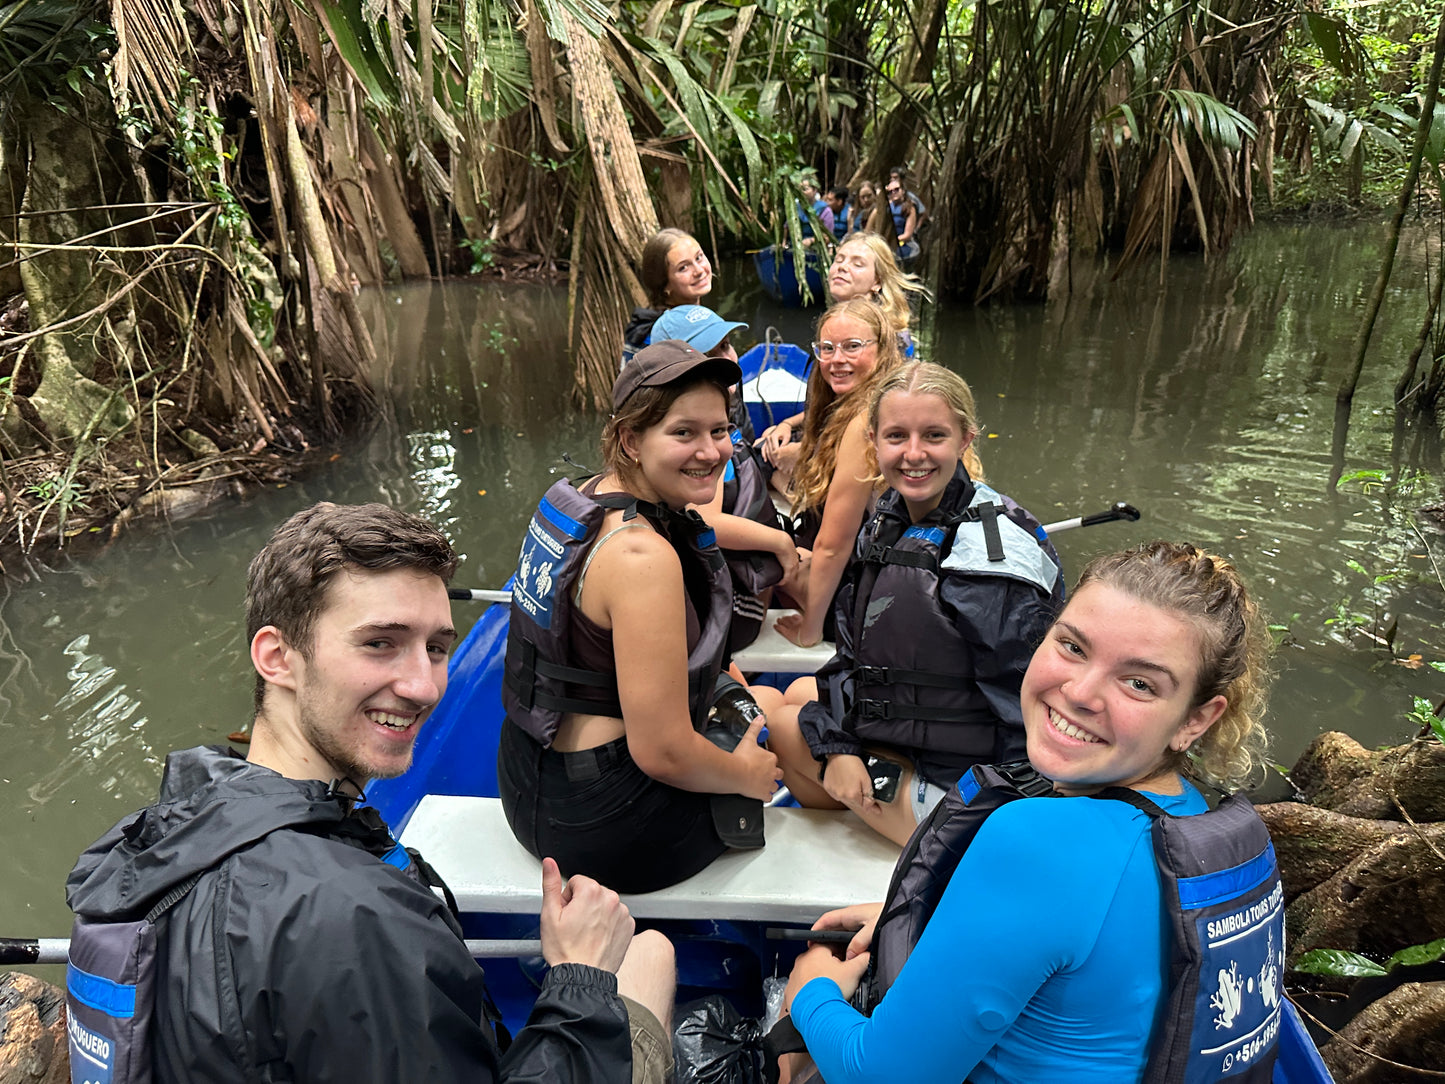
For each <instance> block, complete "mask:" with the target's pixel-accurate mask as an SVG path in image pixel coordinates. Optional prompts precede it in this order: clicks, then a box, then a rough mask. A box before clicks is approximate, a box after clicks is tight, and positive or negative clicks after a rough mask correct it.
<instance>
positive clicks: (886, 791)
mask: <svg viewBox="0 0 1445 1084" xmlns="http://www.w3.org/2000/svg"><path fill="white" fill-rule="evenodd" d="M863 764H864V765H865V766H866V767H867V769H868V774H869V775H870V776H871V777H872V779H873V797H874V798H875V799H877V800H878V801H880V802H891V801H893V799H894V798H896V797H897V796H898V781H899V780H900V779H902V778H903V765H902V764H899V763H898V761H896V760H886V759H884V758H883V757H879V756H874V755H873V754H872V753H869V754H868V755H867V756H866V757H864V758H863Z"/></svg>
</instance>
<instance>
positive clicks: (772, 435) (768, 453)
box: [753, 422, 793, 467]
mask: <svg viewBox="0 0 1445 1084" xmlns="http://www.w3.org/2000/svg"><path fill="white" fill-rule="evenodd" d="M792 441H793V426H792V424H791V423H790V422H779V423H778V424H777V425H770V426H768V427H767V428H766V429H764V430H763V435H762V436H760V437H759V438H758V439H757V440H755V441H754V442H753V447H754V448H757V449H758V450H759V451H761V452H762V453H763V458H764V459H765V460H767V461H768V463H769V464H771V465H772V466H774V467H776V466H777V465H778V463H777V454H778V450H779V449H780V448H782V447H783V446H784V445H786V444H791V443H792Z"/></svg>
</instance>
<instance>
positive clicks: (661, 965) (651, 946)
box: [617, 930, 677, 1034]
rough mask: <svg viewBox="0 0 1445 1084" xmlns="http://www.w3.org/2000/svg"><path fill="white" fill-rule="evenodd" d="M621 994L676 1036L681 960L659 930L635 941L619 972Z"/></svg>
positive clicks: (618, 985) (637, 936) (638, 937)
mask: <svg viewBox="0 0 1445 1084" xmlns="http://www.w3.org/2000/svg"><path fill="white" fill-rule="evenodd" d="M617 992H618V993H620V994H624V995H626V996H627V997H630V998H631V999H632V1000H633V1001H636V1002H637V1003H638V1004H640V1005H642V1006H644V1007H645V1008H647V1010H648V1011H649V1012H651V1013H652V1015H653V1016H655V1017H657V1019H658V1020H659V1021H660V1022H661V1024H662V1027H663V1030H664V1031H666V1032H668V1033H669V1034H671V1032H672V1005H673V1002H674V1000H675V999H676V997H677V956H676V953H675V952H674V951H673V947H672V942H671V941H669V940H668V939H667V938H666V937H665V936H663V935H662V934H661V933H659V932H658V931H656V930H643V931H642V932H641V933H639V934H637V935H635V936H634V937H633V938H632V943H631V944H629V945H628V946H627V955H626V957H624V958H623V961H622V966H621V967H619V968H618V969H617Z"/></svg>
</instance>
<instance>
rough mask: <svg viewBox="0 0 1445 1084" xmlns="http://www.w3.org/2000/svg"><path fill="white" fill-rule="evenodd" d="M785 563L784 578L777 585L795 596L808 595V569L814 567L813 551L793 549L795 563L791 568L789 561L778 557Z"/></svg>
mask: <svg viewBox="0 0 1445 1084" xmlns="http://www.w3.org/2000/svg"><path fill="white" fill-rule="evenodd" d="M778 560H779V561H781V562H782V565H783V578H782V579H781V580H779V581H778V584H777V586H779V587H781V588H782V589H783V590H784V591H786V592H787V593H788V594H789V595H791V596H792V597H793V598H807V597H808V571H809V570H810V569H811V568H812V567H813V551H812V550H802V549H796V548H795V549H793V564H792V567H791V568H789V566H788V562H787V561H784V560H783V559H782V558H781V557H779V558H778Z"/></svg>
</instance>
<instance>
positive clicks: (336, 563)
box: [246, 501, 457, 714]
mask: <svg viewBox="0 0 1445 1084" xmlns="http://www.w3.org/2000/svg"><path fill="white" fill-rule="evenodd" d="M343 568H359V569H367V570H370V571H387V570H390V569H394V568H407V569H415V570H416V571H418V572H428V573H431V574H432V575H433V576H436V577H438V578H439V579H440V580H441V581H442V582H443V583H450V582H451V578H452V574H453V573H455V572H456V570H457V555H456V552H455V551H454V550H453V549H452V546H451V543H450V542H448V541H447V539H446V536H445V535H443V534H442V533H441V532H440V531H439V530H437V529H436V528H435V527H434V526H432V525H431V524H430V523H428V522H427V521H426V520H424V519H422V518H421V517H419V516H413V515H411V514H410V513H408V512H399V511H397V510H396V509H395V508H389V507H388V506H386V505H384V504H331V503H330V502H329V501H322V502H321V503H319V504H313V505H312V506H311V507H310V508H307V509H305V510H304V511H301V512H297V513H296V514H295V515H294V516H292V517H291V518H290V519H288V520H287V521H286V522H285V523H283V524H281V526H280V527H278V528H276V533H275V534H273V535H272V536H271V540H270V541H269V542H267V543H266V545H265V546H264V547H263V548H262V549H261V552H260V553H258V554H256V556H255V557H254V558H253V559H252V561H251V566H250V568H249V569H248V570H247V572H246V643H247V644H249V643H250V642H251V641H252V640H254V639H255V638H256V633H258V632H259V631H261V629H263V628H265V627H266V626H267V625H274V626H275V627H276V628H278V629H280V630H281V635H282V636H283V637H284V638H285V640H286V642H287V643H288V644H290V645H291V646H292V647H294V648H296V649H297V650H299V651H300V652H301V654H302V655H303V656H307V657H309V656H310V654H311V634H312V630H313V629H314V627H315V625H316V618H317V617H318V616H319V615H320V613H321V611H322V609H323V608H324V606H325V601H326V588H327V586H328V585H329V584H330V582H331V577H332V576H333V575H335V574H336V573H337V572H339V571H340V570H341V569H343ZM265 692H266V682H265V679H264V678H262V677H261V675H260V674H257V675H256V694H255V702H256V703H255V706H256V711H257V713H258V714H259V713H260V711H261V702H262V699H263V698H264V696H265Z"/></svg>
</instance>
